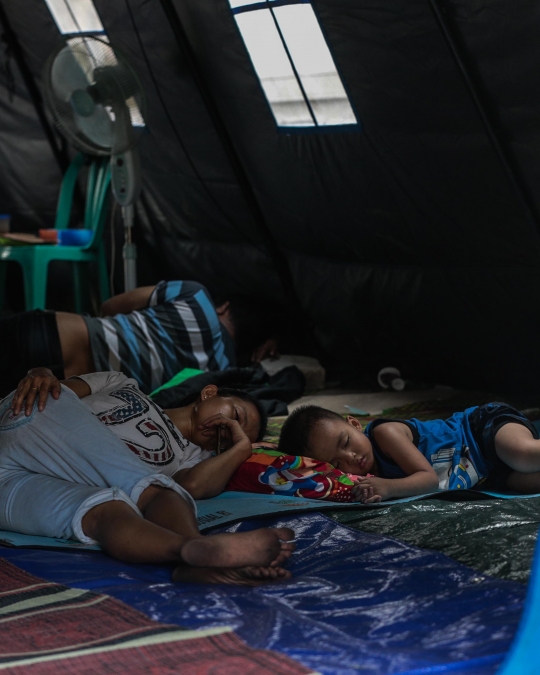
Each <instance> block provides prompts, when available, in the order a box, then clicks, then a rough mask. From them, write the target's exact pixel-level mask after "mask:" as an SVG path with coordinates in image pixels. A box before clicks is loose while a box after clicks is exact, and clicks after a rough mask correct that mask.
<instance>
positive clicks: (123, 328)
mask: <svg viewBox="0 0 540 675" xmlns="http://www.w3.org/2000/svg"><path fill="white" fill-rule="evenodd" d="M84 320H85V321H86V325H87V326H88V333H89V335H90V345H91V348H92V356H93V358H94V365H95V370H96V371H106V370H114V371H119V372H122V373H124V374H125V375H127V376H128V377H132V378H134V379H135V380H137V382H138V384H139V387H140V388H141V391H143V392H145V393H149V392H151V391H153V390H154V389H156V388H157V387H160V386H161V385H162V384H164V383H165V382H167V381H168V380H170V379H171V377H173V376H174V375H176V373H178V371H180V370H182V368H197V369H199V370H205V371H206V370H225V369H226V368H231V367H234V366H235V365H236V357H235V351H234V343H233V341H232V338H231V336H230V335H229V333H228V332H227V330H226V329H225V327H224V326H223V325H222V324H221V323H220V321H219V319H218V315H217V313H216V310H215V308H214V305H213V303H212V300H211V299H210V296H209V294H208V291H207V290H206V288H205V287H204V286H202V285H201V284H199V283H197V282H195V281H161V282H160V283H159V284H158V285H157V286H156V287H155V289H154V290H153V291H152V294H151V296H150V299H149V301H148V306H147V307H146V308H145V309H142V310H138V311H134V312H131V313H129V314H117V315H116V316H113V317H106V318H103V319H100V318H94V317H87V316H85V317H84Z"/></svg>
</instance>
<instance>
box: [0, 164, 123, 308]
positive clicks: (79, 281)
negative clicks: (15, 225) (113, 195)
mask: <svg viewBox="0 0 540 675" xmlns="http://www.w3.org/2000/svg"><path fill="white" fill-rule="evenodd" d="M87 163H88V164H89V167H88V179H87V184H86V202H85V209H84V228H85V229H88V230H92V231H93V235H92V238H91V239H90V241H89V242H88V244H86V245H84V246H61V245H54V244H30V245H22V246H0V309H1V308H2V305H3V300H4V296H5V278H6V268H7V263H8V262H11V261H14V262H17V263H19V265H20V266H21V268H22V272H23V281H24V298H25V306H26V309H27V310H29V309H45V303H46V295H47V275H48V269H49V263H50V262H51V261H52V260H67V261H70V262H72V263H73V281H74V287H73V290H74V299H75V309H76V311H77V312H82V311H83V310H84V308H85V298H87V297H88V293H87V291H88V285H87V280H88V275H87V274H85V271H86V269H85V268H86V266H87V264H88V263H89V262H95V263H97V268H98V280H99V292H100V298H101V302H104V301H105V300H107V299H108V298H109V297H110V286H109V277H108V273H107V262H106V258H105V247H104V245H103V229H104V226H105V219H106V217H107V207H108V202H109V186H110V183H111V169H110V163H109V160H108V158H106V157H105V158H102V157H88V156H86V155H82V154H79V155H77V156H76V157H75V159H74V160H73V161H72V162H71V164H70V165H69V167H68V169H67V171H66V173H65V174H64V178H63V179H62V185H61V188H60V194H59V196H58V206H57V210H56V220H55V224H54V227H55V229H57V230H65V229H67V228H68V226H69V219H70V214H71V206H72V203H73V193H74V190H75V185H76V183H77V178H78V175H79V172H80V170H81V169H82V167H83V166H84V165H85V164H87ZM83 263H84V266H83Z"/></svg>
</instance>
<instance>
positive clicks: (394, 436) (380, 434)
mask: <svg viewBox="0 0 540 675" xmlns="http://www.w3.org/2000/svg"><path fill="white" fill-rule="evenodd" d="M371 435H372V437H373V438H374V439H375V440H376V442H377V444H379V445H380V444H381V442H382V443H383V444H384V442H385V441H391V440H399V439H402V438H407V439H408V440H409V441H412V440H413V433H412V431H411V429H410V427H409V425H408V424H407V423H406V422H398V421H388V422H386V421H384V420H381V421H378V424H373V425H372V428H371Z"/></svg>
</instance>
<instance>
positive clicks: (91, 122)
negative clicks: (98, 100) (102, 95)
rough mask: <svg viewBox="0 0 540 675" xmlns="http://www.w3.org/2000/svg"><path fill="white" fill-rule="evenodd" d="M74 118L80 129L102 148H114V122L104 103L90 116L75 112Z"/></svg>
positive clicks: (97, 106)
mask: <svg viewBox="0 0 540 675" xmlns="http://www.w3.org/2000/svg"><path fill="white" fill-rule="evenodd" d="M73 119H74V120H75V124H76V125H77V128H78V129H79V131H81V132H82V133H83V134H84V135H85V136H86V137H87V138H89V139H90V140H91V141H92V142H93V143H95V144H96V145H99V146H101V147H102V148H112V146H113V143H114V124H113V121H112V120H111V118H110V117H109V114H108V113H107V111H106V110H105V108H104V107H103V106H102V105H96V109H95V111H94V113H93V114H92V115H90V117H82V116H81V115H77V114H76V113H74V114H73Z"/></svg>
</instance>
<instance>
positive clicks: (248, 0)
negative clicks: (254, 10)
mask: <svg viewBox="0 0 540 675" xmlns="http://www.w3.org/2000/svg"><path fill="white" fill-rule="evenodd" d="M254 4H255V2H254V0H229V5H230V6H231V7H232V9H236V8H237V7H246V6H247V5H254Z"/></svg>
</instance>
